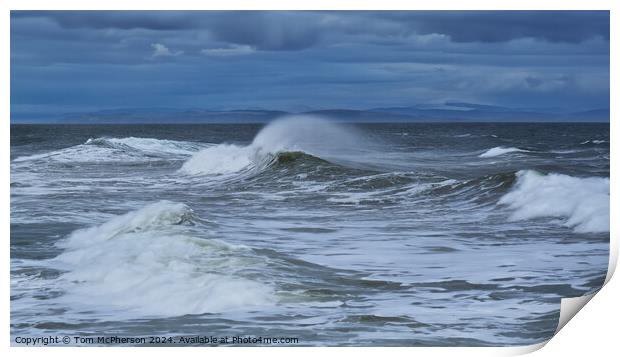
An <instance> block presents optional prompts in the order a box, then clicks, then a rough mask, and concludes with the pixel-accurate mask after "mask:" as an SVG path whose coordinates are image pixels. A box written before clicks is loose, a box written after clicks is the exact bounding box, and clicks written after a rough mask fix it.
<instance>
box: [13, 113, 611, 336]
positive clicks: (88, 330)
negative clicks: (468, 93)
mask: <svg viewBox="0 0 620 357" xmlns="http://www.w3.org/2000/svg"><path fill="white" fill-rule="evenodd" d="M10 238H11V243H10V245H11V334H12V341H11V342H12V343H13V340H14V337H15V336H33V337H36V336H43V335H69V336H113V335H114V336H123V337H132V336H133V337H137V336H166V337H169V336H175V337H178V336H195V335H200V336H284V337H294V338H298V339H299V340H298V343H297V344H296V345H308V346H346V345H353V346H461V345H467V346H505V345H526V344H533V343H537V342H541V341H544V340H547V339H549V338H550V337H551V336H552V335H553V332H554V331H555V328H556V326H557V320H558V317H559V306H560V298H562V297H573V296H580V295H584V294H587V293H589V292H592V291H595V290H597V289H599V288H600V287H601V285H602V283H603V281H604V278H605V274H606V272H607V264H608V256H609V125H608V124H335V123H333V122H330V121H328V120H323V119H317V118H307V117H291V118H285V119H281V120H278V121H275V122H272V123H270V124H268V125H266V126H263V125H256V124H245V125H244V124H234V125H233V124H230V125H224V124H210V125H100V126H98V125H12V126H11V237H10Z"/></svg>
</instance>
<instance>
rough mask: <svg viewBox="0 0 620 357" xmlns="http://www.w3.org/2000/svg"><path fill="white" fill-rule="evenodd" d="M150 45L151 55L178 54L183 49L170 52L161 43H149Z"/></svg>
mask: <svg viewBox="0 0 620 357" xmlns="http://www.w3.org/2000/svg"><path fill="white" fill-rule="evenodd" d="M151 47H153V57H163V56H178V55H182V54H183V51H174V52H172V51H170V49H169V48H168V47H166V46H164V45H163V44H161V43H151Z"/></svg>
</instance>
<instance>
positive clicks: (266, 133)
mask: <svg viewBox="0 0 620 357" xmlns="http://www.w3.org/2000/svg"><path fill="white" fill-rule="evenodd" d="M365 144H367V141H366V139H365V138H364V137H363V136H362V135H361V134H360V133H357V132H355V131H354V129H353V128H344V127H342V126H340V125H338V124H335V123H332V122H329V121H327V120H324V119H320V118H316V117H311V116H295V117H288V118H284V119H280V120H276V121H274V122H271V123H270V124H269V125H267V126H266V127H265V128H263V129H262V130H261V131H260V132H259V133H258V134H257V135H256V137H255V138H254V140H253V141H252V143H251V144H249V145H247V146H239V145H232V144H220V145H214V146H211V147H208V148H205V149H203V150H201V151H199V152H198V153H196V154H194V156H192V157H191V158H190V159H189V160H188V161H186V162H185V163H184V164H183V166H182V167H181V169H180V171H181V172H183V173H186V174H190V175H225V174H233V173H239V172H249V171H260V170H262V169H264V168H265V167H267V166H269V165H271V164H272V163H274V162H276V161H278V160H281V159H287V158H292V156H291V155H294V154H295V153H298V154H305V155H309V156H313V157H316V158H321V159H323V160H332V159H333V160H336V161H338V159H339V158H341V159H342V158H345V159H347V158H348V159H354V158H356V157H357V158H359V157H361V155H360V153H361V152H362V151H363V149H362V148H363V147H364V146H365Z"/></svg>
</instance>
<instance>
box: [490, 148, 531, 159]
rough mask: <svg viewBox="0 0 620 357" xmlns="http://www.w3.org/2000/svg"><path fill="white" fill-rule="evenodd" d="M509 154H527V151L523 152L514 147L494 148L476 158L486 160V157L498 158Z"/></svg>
mask: <svg viewBox="0 0 620 357" xmlns="http://www.w3.org/2000/svg"><path fill="white" fill-rule="evenodd" d="M511 152H529V151H528V150H523V149H519V148H514V147H508V148H507V147H503V146H497V147H494V148H491V149H489V150H487V151H485V152H484V153H482V154H480V155H478V157H481V158H488V157H495V156H500V155H504V154H509V153H511Z"/></svg>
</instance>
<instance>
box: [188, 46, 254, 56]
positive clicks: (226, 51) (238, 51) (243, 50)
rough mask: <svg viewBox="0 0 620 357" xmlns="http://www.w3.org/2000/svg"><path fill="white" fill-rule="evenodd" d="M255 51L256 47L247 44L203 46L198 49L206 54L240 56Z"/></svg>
mask: <svg viewBox="0 0 620 357" xmlns="http://www.w3.org/2000/svg"><path fill="white" fill-rule="evenodd" d="M254 52H256V48H254V47H252V46H248V45H231V46H230V47H228V48H205V49H203V50H201V51H200V53H202V54H203V55H206V56H221V57H224V56H242V55H249V54H251V53H254Z"/></svg>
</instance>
